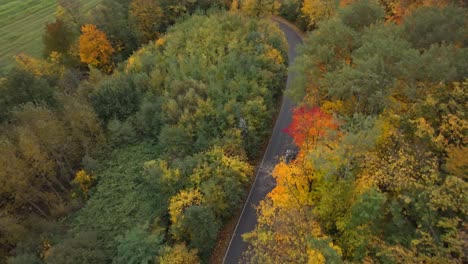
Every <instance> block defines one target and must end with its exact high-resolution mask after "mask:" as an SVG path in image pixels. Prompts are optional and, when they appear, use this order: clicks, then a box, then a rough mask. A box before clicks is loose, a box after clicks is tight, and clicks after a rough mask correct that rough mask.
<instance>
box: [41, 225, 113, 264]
mask: <svg viewBox="0 0 468 264" xmlns="http://www.w3.org/2000/svg"><path fill="white" fill-rule="evenodd" d="M107 261H109V259H108V258H107V256H106V252H105V250H104V249H103V248H102V247H101V243H100V242H99V240H98V237H97V235H96V233H93V232H82V233H78V234H77V235H75V236H74V237H73V238H67V239H65V240H64V241H62V242H61V243H60V244H58V245H54V246H53V247H52V248H51V249H50V252H49V254H48V256H47V257H46V258H45V263H47V264H82V263H106V262H107Z"/></svg>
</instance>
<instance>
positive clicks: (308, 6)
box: [301, 0, 338, 29]
mask: <svg viewBox="0 0 468 264" xmlns="http://www.w3.org/2000/svg"><path fill="white" fill-rule="evenodd" d="M337 7H338V3H337V1H336V0H325V1H323V0H304V1H303V2H302V7H301V12H302V15H303V16H304V18H305V19H306V20H307V24H308V25H307V26H308V27H309V28H311V29H312V28H315V27H317V24H318V23H319V22H321V21H324V20H328V19H329V18H330V17H332V16H333V15H334V13H335V11H336V9H337Z"/></svg>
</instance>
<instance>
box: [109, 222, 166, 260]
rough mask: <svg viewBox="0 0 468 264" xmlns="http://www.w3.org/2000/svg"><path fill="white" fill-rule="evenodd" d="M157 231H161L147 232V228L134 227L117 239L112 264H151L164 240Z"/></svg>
mask: <svg viewBox="0 0 468 264" xmlns="http://www.w3.org/2000/svg"><path fill="white" fill-rule="evenodd" d="M159 231H161V230H153V231H151V230H148V227H147V226H136V227H134V228H132V229H131V230H129V231H127V232H126V233H125V234H124V235H123V236H119V237H117V241H118V243H119V245H118V248H117V255H116V256H115V257H114V263H116V264H140V263H152V262H151V261H152V260H153V259H154V258H155V256H156V255H157V254H158V251H159V247H160V245H161V244H162V242H163V239H164V235H163V234H161V233H160V232H159Z"/></svg>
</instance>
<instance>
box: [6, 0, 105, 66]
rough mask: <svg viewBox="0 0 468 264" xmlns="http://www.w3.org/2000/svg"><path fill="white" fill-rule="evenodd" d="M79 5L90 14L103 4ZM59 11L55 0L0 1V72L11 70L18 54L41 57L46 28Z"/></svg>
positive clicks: (90, 0) (90, 1) (88, 0)
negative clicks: (93, 9) (43, 35)
mask: <svg viewBox="0 0 468 264" xmlns="http://www.w3.org/2000/svg"><path fill="white" fill-rule="evenodd" d="M80 1H81V2H82V3H83V11H84V12H87V11H89V10H90V9H91V8H92V7H94V6H96V5H97V4H98V3H99V2H100V1H101V0H80ZM56 7H57V1H56V0H1V1H0V71H3V70H7V69H8V68H9V67H11V65H12V64H13V62H14V61H15V59H14V56H15V55H17V54H19V53H26V54H29V55H31V56H34V57H41V56H42V49H43V45H42V34H43V32H44V27H45V24H46V23H47V22H51V21H53V20H54V15H55V9H56Z"/></svg>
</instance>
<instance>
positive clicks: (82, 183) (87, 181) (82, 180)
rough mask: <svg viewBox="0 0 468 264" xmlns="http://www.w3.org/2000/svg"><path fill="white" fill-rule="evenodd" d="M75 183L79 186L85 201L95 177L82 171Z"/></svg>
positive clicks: (79, 172)
mask: <svg viewBox="0 0 468 264" xmlns="http://www.w3.org/2000/svg"><path fill="white" fill-rule="evenodd" d="M73 183H75V184H77V185H78V186H79V188H80V190H81V192H82V193H83V195H84V197H85V199H86V198H87V197H88V192H89V188H90V187H91V184H92V183H93V177H92V176H90V175H89V174H87V173H86V171H84V170H80V171H78V172H77V173H76V175H75V178H74V179H73Z"/></svg>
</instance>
